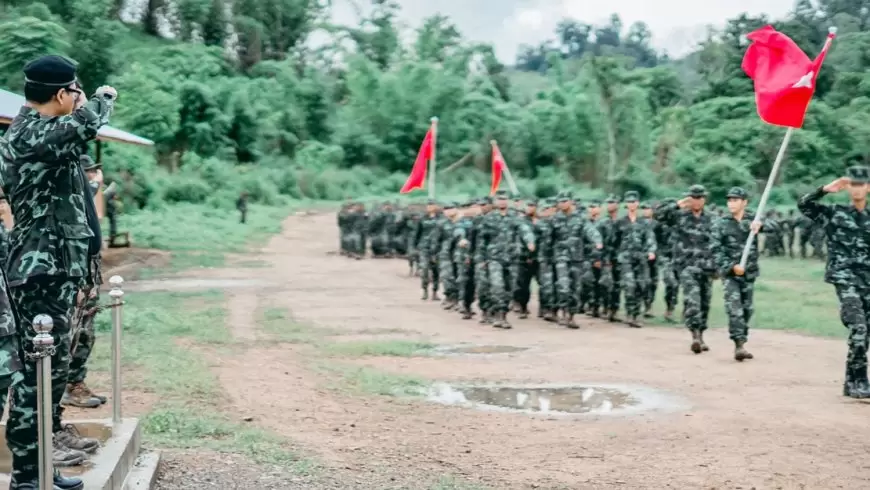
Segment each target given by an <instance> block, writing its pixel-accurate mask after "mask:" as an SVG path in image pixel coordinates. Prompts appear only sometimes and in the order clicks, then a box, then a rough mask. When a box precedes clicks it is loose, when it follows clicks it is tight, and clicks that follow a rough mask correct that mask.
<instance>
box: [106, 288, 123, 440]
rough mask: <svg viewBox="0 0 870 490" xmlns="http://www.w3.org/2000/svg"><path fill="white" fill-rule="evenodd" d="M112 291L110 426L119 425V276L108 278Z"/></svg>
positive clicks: (121, 300)
mask: <svg viewBox="0 0 870 490" xmlns="http://www.w3.org/2000/svg"><path fill="white" fill-rule="evenodd" d="M109 284H110V285H111V286H112V290H111V291H109V296H111V298H112V425H114V426H117V425H119V424H120V423H121V320H122V316H121V313H122V311H121V309H122V308H123V305H124V291H123V290H122V289H121V285H122V284H124V279H123V278H122V277H121V276H112V277H111V278H109Z"/></svg>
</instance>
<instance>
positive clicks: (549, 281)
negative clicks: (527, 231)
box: [535, 199, 556, 322]
mask: <svg viewBox="0 0 870 490" xmlns="http://www.w3.org/2000/svg"><path fill="white" fill-rule="evenodd" d="M555 211H556V203H555V202H554V201H553V200H552V199H548V200H546V201H545V202H544V206H543V209H542V210H541V216H540V218H539V219H538V221H537V222H536V223H535V244H536V247H537V249H538V250H537V256H538V317H539V318H543V319H544V320H546V321H548V322H554V321H556V312H555V309H556V284H555V274H556V272H555V269H554V267H555V266H554V263H553V261H554V258H553V213H554V212H555Z"/></svg>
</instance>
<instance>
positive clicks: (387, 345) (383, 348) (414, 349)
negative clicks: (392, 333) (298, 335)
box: [323, 340, 435, 357]
mask: <svg viewBox="0 0 870 490" xmlns="http://www.w3.org/2000/svg"><path fill="white" fill-rule="evenodd" d="M434 347H435V344H430V343H428V342H414V341H409V340H381V341H377V340H372V341H358V342H335V343H331V344H326V345H324V346H323V350H324V351H325V352H326V353H327V354H331V355H335V356H343V357H367V356H391V357H415V356H423V355H426V354H427V353H426V351H428V350H431V349H432V348H434Z"/></svg>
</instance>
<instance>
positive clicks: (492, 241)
mask: <svg viewBox="0 0 870 490" xmlns="http://www.w3.org/2000/svg"><path fill="white" fill-rule="evenodd" d="M480 231H481V233H480V235H479V236H478V245H479V246H481V247H484V254H485V260H487V261H489V260H495V261H498V262H502V263H510V262H513V261H515V260H517V259H518V257H517V240H519V241H520V243H521V244H522V246H523V247H528V245H534V243H535V234H534V233H533V232H532V229H531V227H529V226H528V224H527V223H526V222H524V220H522V219H520V218H519V217H518V216H517V215H516V214H515V213H511V212H507V213H505V214H502V213H501V212H500V211H498V210H496V211H493V212H491V213H489V214H487V215H486V218H485V219H484V220H483V221H482V224H481V230H480Z"/></svg>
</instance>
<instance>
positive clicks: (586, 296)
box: [580, 264, 605, 309]
mask: <svg viewBox="0 0 870 490" xmlns="http://www.w3.org/2000/svg"><path fill="white" fill-rule="evenodd" d="M581 281H582V286H581V288H580V308H585V307H587V306H589V307H590V308H593V309H594V308H598V307H599V306H601V302H602V300H603V299H604V296H603V295H604V293H605V292H604V291H602V289H601V287H600V286H599V281H601V267H593V266H592V264H586V265H585V267H584V268H583V277H582V279H581Z"/></svg>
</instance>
